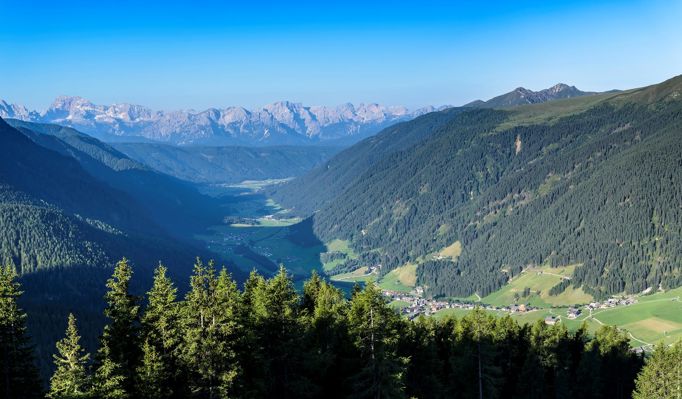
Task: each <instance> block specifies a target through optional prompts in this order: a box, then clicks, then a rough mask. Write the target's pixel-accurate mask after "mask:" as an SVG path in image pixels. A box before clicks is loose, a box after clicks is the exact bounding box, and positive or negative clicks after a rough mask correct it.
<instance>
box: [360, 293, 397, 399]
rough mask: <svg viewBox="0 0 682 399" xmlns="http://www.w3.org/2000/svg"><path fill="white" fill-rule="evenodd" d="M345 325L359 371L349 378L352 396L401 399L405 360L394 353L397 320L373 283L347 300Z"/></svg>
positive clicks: (395, 314) (395, 351) (395, 350)
mask: <svg viewBox="0 0 682 399" xmlns="http://www.w3.org/2000/svg"><path fill="white" fill-rule="evenodd" d="M348 324H349V331H350V334H351V336H352V337H353V339H354V342H355V346H356V347H357V349H358V350H359V352H360V355H361V359H362V366H361V369H360V370H359V372H358V373H357V374H356V375H355V376H354V377H353V385H354V394H353V396H354V397H364V398H377V399H379V398H402V397H404V396H405V378H404V377H405V371H406V365H407V359H406V358H403V357H400V356H399V354H398V352H397V348H398V342H399V339H400V334H401V320H400V317H399V316H398V314H397V313H396V312H395V311H394V310H393V309H391V308H389V307H388V304H387V303H386V299H385V298H384V297H383V295H382V294H381V291H380V290H379V288H378V287H376V286H375V285H374V284H368V285H367V286H366V287H365V289H364V290H362V291H361V292H359V293H356V294H355V296H354V297H353V299H352V300H351V307H350V311H349V313H348Z"/></svg>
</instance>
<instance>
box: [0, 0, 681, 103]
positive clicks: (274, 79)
mask: <svg viewBox="0 0 682 399" xmlns="http://www.w3.org/2000/svg"><path fill="white" fill-rule="evenodd" d="M0 10H2V18H1V20H2V23H0V98H2V99H5V100H7V101H9V102H15V103H20V104H25V105H27V106H28V107H29V108H36V109H44V108H46V107H47V106H48V105H49V104H50V102H51V101H52V100H53V99H54V97H56V96H57V95H62V94H66V95H79V96H83V97H86V98H88V99H91V100H93V101H94V102H96V103H103V104H108V103H114V102H131V103H137V104H144V105H148V106H151V107H152V108H155V109H186V108H194V109H205V108H208V107H224V106H229V105H244V106H247V107H256V106H261V105H264V104H266V103H269V102H273V101H277V100H284V99H287V100H292V101H297V102H302V103H304V104H307V105H335V104H340V103H343V102H349V101H350V102H353V103H360V102H365V103H366V102H379V103H383V104H389V105H406V106H409V107H412V108H413V107H419V106H424V105H429V104H432V105H441V104H452V105H460V104H463V103H465V102H468V101H471V100H474V99H477V98H483V99H487V98H489V97H492V96H494V95H497V94H501V93H503V92H506V91H509V90H511V89H513V88H515V87H517V86H524V87H527V88H530V89H534V90H537V89H541V88H545V87H548V86H551V85H553V84H555V83H557V82H565V83H568V84H573V85H576V86H577V87H578V88H580V89H583V90H607V89H611V88H631V87H638V86H643V85H647V84H652V83H656V82H659V81H662V80H665V79H667V78H669V77H672V76H674V75H678V74H682V40H681V39H682V23H680V21H682V2H679V1H657V0H648V1H628V0H622V1H561V0H556V1H547V0H545V1H531V0H516V1H507V2H497V1H490V2H483V1H429V0H422V1H416V2H398V1H394V2H384V1H373V2H372V1H354V0H348V1H344V2H325V1H315V2H306V1H279V2H272V3H269V2H267V1H261V2H254V1H248V2H247V1H243V2H239V3H237V2H229V1H191V2H189V1H187V2H177V1H172V0H169V1H164V2H156V1H135V2H133V1H127V0H119V1H100V2H97V1H31V0H22V1H18V0H0Z"/></svg>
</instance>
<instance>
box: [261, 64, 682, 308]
mask: <svg viewBox="0 0 682 399" xmlns="http://www.w3.org/2000/svg"><path fill="white" fill-rule="evenodd" d="M681 90H682V77H677V78H673V79H671V80H669V81H666V82H663V83H661V84H659V85H654V86H650V87H647V88H643V89H638V90H632V91H628V92H622V93H607V94H602V95H598V96H588V97H581V98H577V99H571V100H565V101H557V102H552V103H547V104H540V105H533V106H527V107H521V108H515V109H505V110H492V109H475V108H474V109H472V108H459V109H453V110H448V111H444V112H440V113H433V114H428V115H425V116H423V117H421V118H418V119H415V120H414V121H411V122H408V123H403V124H399V125H396V126H395V127H393V128H391V129H387V130H385V131H384V132H382V133H380V134H379V135H377V136H376V137H373V138H370V139H367V140H365V141H364V142H361V143H359V144H357V145H356V146H354V147H352V148H350V149H347V150H346V151H344V152H342V153H340V154H339V155H337V156H336V157H334V158H333V159H331V160H330V161H329V162H328V163H327V164H326V165H324V166H323V167H321V168H318V169H316V170H313V171H311V172H310V173H309V174H308V175H306V176H304V177H302V178H299V179H297V180H294V181H293V182H291V183H289V184H286V185H282V186H280V187H277V188H276V189H275V190H274V191H273V195H274V197H275V198H276V199H277V200H279V201H280V202H282V203H283V204H284V205H285V206H288V207H292V208H294V210H295V211H296V212H298V213H299V214H300V215H302V216H310V215H312V218H313V220H314V226H315V231H316V233H317V234H318V235H319V236H320V237H321V238H322V239H323V240H324V241H330V240H332V239H345V240H349V241H350V242H351V244H352V246H353V248H354V249H355V250H356V252H358V253H359V260H358V259H349V260H348V261H347V262H345V263H341V264H340V266H338V268H337V270H332V271H331V273H338V272H347V271H351V270H354V269H357V268H358V267H359V266H360V265H362V264H365V265H366V264H370V265H381V266H382V268H381V271H380V273H381V274H382V275H385V274H387V273H388V272H390V271H391V270H392V269H395V268H397V267H400V266H403V265H405V264H407V263H408V262H409V263H416V264H418V265H419V266H418V269H417V284H418V285H421V286H424V287H427V288H428V292H429V294H430V295H433V296H449V297H468V296H469V295H472V294H474V293H477V294H479V295H481V296H485V295H488V294H490V293H491V292H494V291H496V290H497V289H499V288H500V287H501V286H503V285H504V284H505V283H506V282H507V281H509V280H510V279H512V278H514V277H515V276H517V275H519V273H520V272H521V270H523V269H524V268H527V267H529V266H534V265H540V264H549V265H552V266H565V265H578V267H577V268H576V269H575V274H574V275H573V278H572V281H571V284H572V285H573V286H574V287H576V288H578V287H580V288H582V289H583V290H584V291H585V292H587V293H589V294H591V295H593V296H594V297H596V298H604V297H606V296H608V295H613V294H617V293H622V292H627V293H637V292H641V291H643V290H645V289H647V288H649V287H653V288H659V287H660V288H664V289H667V288H672V287H678V286H680V285H682V274H681V273H680V264H682V258H680V256H681V255H680V254H682V212H680V207H679V204H680V203H682V180H681V178H682V175H681V174H680V173H677V171H678V170H679V168H680V166H682V145H681V143H682V141H681V140H680V132H681V131H682V102H681V101H680V97H679V94H680V91H681ZM424 132H429V134H424ZM377 148H381V149H382V150H380V151H375V149H377ZM455 242H459V243H460V244H461V247H462V252H461V255H460V256H459V257H458V258H457V259H439V257H437V256H434V254H437V253H438V252H439V251H440V250H442V249H443V248H445V247H447V246H450V245H452V244H453V243H455ZM567 286H568V285H566V284H564V285H562V286H561V287H557V289H555V290H554V291H553V292H555V293H559V291H560V290H561V289H565V288H567Z"/></svg>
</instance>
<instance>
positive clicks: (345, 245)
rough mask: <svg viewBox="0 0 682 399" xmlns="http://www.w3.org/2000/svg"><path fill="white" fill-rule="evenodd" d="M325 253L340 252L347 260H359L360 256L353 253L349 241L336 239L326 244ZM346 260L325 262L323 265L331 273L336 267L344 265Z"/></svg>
mask: <svg viewBox="0 0 682 399" xmlns="http://www.w3.org/2000/svg"><path fill="white" fill-rule="evenodd" d="M325 252H340V253H343V254H345V255H346V259H357V258H358V254H357V253H355V251H353V248H351V247H350V242H349V241H348V240H340V239H335V240H332V241H330V242H328V243H327V244H326V250H325ZM344 261H345V259H335V260H333V261H331V262H324V264H323V265H322V267H323V269H324V270H325V271H330V270H332V269H334V268H335V267H336V266H338V265H340V264H341V263H343V262H344Z"/></svg>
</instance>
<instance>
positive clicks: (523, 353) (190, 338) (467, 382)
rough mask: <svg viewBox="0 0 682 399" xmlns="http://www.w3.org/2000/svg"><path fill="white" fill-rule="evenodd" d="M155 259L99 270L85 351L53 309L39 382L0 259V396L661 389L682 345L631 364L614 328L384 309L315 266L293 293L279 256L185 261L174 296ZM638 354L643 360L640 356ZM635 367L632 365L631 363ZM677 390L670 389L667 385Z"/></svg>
mask: <svg viewBox="0 0 682 399" xmlns="http://www.w3.org/2000/svg"><path fill="white" fill-rule="evenodd" d="M166 272H167V270H166V268H165V267H164V266H162V265H159V266H158V268H156V270H155V273H154V280H153V285H152V287H151V289H150V290H149V291H148V292H147V294H146V296H145V297H144V298H142V297H138V296H136V295H133V294H131V292H130V290H129V288H130V279H131V277H132V274H133V269H132V267H131V264H130V263H129V262H128V261H127V260H126V259H123V260H121V261H120V262H118V263H117V265H116V267H115V269H114V272H113V275H112V276H111V278H110V279H109V280H108V281H107V284H106V286H107V292H106V294H105V300H106V303H107V306H106V309H105V311H104V313H105V316H106V318H107V324H106V325H105V327H104V330H103V333H102V334H101V336H100V340H99V341H100V343H99V349H98V350H97V352H96V353H95V354H94V355H93V354H90V353H87V352H86V351H85V349H84V348H83V347H82V346H81V343H80V340H81V338H80V336H79V332H78V323H77V320H76V318H75V317H74V316H73V315H70V316H69V317H68V319H67V320H66V331H65V335H64V338H63V339H61V340H60V341H58V342H57V343H56V347H55V354H54V363H55V369H54V373H53V375H52V377H51V379H50V381H49V387H47V389H46V392H43V390H42V389H41V386H42V385H41V382H40V381H39V377H38V373H37V372H36V369H35V367H34V365H33V363H34V360H35V359H34V354H33V353H32V346H31V343H30V338H29V333H28V331H27V329H26V326H25V318H26V315H25V314H24V313H23V311H22V310H21V309H20V308H19V307H18V305H17V299H18V298H19V296H20V295H21V287H20V286H19V283H18V282H17V281H16V276H17V275H16V271H15V270H14V268H13V267H9V266H8V267H3V268H0V361H1V362H0V396H1V397H3V398H38V397H46V398H50V399H67V398H68V399H75V398H103V399H109V398H112V399H113V398H117V399H118V398H149V399H151V398H210V399H213V398H229V397H236V398H262V397H278V398H314V397H325V398H345V397H353V398H363V397H364V398H407V397H416V398H570V397H580V398H605V397H608V398H629V397H631V396H634V397H635V398H651V397H656V398H673V397H679V395H680V393H682V392H681V391H680V383H681V382H682V380H681V379H680V375H681V374H680V372H681V371H682V370H681V368H682V350H681V349H682V345H680V344H678V345H676V346H672V347H666V346H662V345H660V346H659V347H658V348H657V349H656V351H655V352H654V353H653V355H652V356H651V357H650V358H648V359H647V361H646V362H644V359H643V357H642V356H641V355H638V354H636V353H634V352H633V351H632V350H631V349H630V346H629V339H628V337H627V336H626V335H625V333H623V332H621V331H619V330H618V329H616V328H615V327H608V326H605V327H602V328H601V329H600V330H598V331H597V332H596V333H594V334H589V333H588V331H587V330H586V328H585V327H583V328H581V329H579V330H577V331H575V332H569V331H567V330H566V328H565V327H564V326H563V325H562V324H561V323H559V324H556V325H552V326H549V325H546V324H544V323H543V322H542V321H539V322H537V323H535V324H532V325H519V324H518V323H516V322H515V321H513V320H512V319H511V317H509V316H506V317H495V316H492V315H490V314H487V313H486V312H485V311H483V310H481V309H476V310H474V311H472V312H470V313H468V314H467V315H466V316H464V317H462V318H459V319H457V318H445V319H443V320H437V319H434V318H425V317H420V318H418V319H417V320H415V321H409V320H406V319H404V318H401V316H400V315H399V314H398V313H397V312H395V311H394V310H393V309H392V308H391V307H390V306H389V305H388V304H387V301H386V299H385V297H384V296H383V295H382V293H381V291H380V290H379V289H378V288H377V287H376V286H374V285H373V284H369V285H367V286H365V287H360V286H356V287H355V288H354V289H353V290H352V292H351V293H350V295H349V297H347V296H346V295H345V294H344V293H343V292H342V291H340V290H339V289H337V288H335V287H334V286H332V285H331V284H330V283H328V282H326V281H325V280H324V279H322V278H320V277H319V276H318V275H317V274H313V275H312V277H311V278H310V279H309V280H308V281H306V282H305V283H304V285H303V287H302V289H301V290H300V292H298V291H297V290H296V287H295V286H294V282H293V280H292V279H291V277H290V276H289V275H288V274H287V272H286V270H285V269H284V268H283V267H281V268H280V269H279V272H278V273H277V274H276V275H274V276H273V277H271V278H269V279H266V278H264V277H263V276H261V275H259V274H258V273H256V272H252V273H251V275H250V277H249V278H248V279H247V281H246V282H245V283H244V285H243V287H242V289H239V288H238V285H237V283H236V282H235V281H234V280H233V279H232V278H231V276H230V274H229V273H228V272H227V271H226V270H225V269H224V268H223V269H221V270H218V269H216V267H215V266H214V264H213V263H212V262H209V263H208V264H204V263H202V262H201V261H200V260H198V259H197V261H196V263H195V265H194V271H193V275H192V276H191V278H190V289H189V291H188V292H187V293H186V295H185V296H184V299H179V298H178V290H177V288H176V286H175V285H174V283H173V282H172V281H171V279H170V278H169V277H168V276H167V273H166ZM643 364H645V365H644V367H643ZM642 367H643V368H642ZM675 395H678V396H675Z"/></svg>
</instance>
